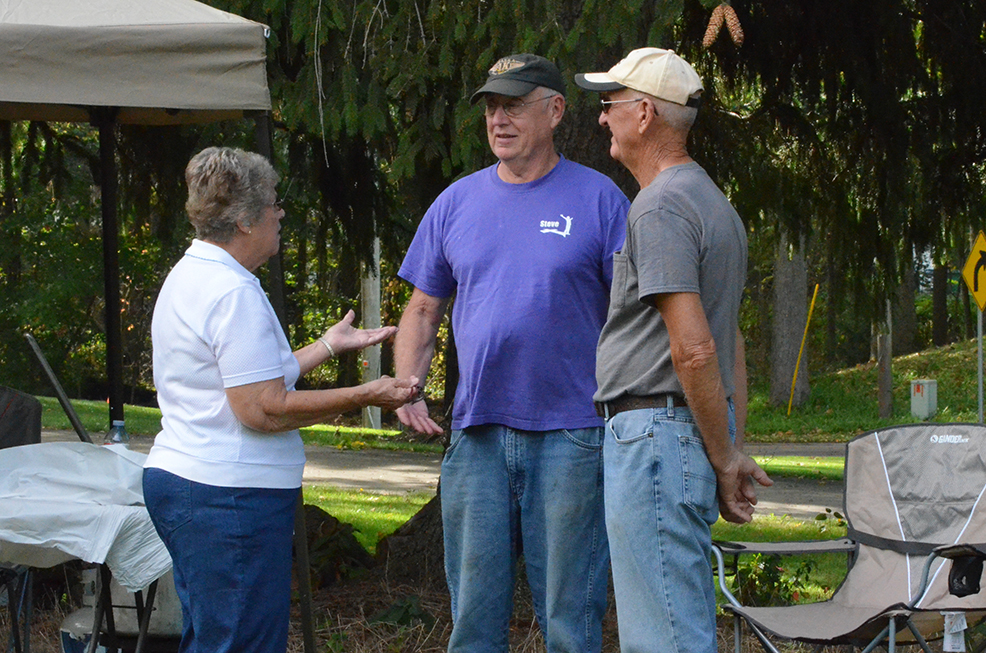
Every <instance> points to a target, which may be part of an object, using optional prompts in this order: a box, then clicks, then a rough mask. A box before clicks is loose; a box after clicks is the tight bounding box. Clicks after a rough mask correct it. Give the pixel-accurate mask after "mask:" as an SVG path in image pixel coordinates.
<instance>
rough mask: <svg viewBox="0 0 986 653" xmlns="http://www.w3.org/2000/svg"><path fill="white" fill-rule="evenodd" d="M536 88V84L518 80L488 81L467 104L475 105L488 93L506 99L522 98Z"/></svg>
mask: <svg viewBox="0 0 986 653" xmlns="http://www.w3.org/2000/svg"><path fill="white" fill-rule="evenodd" d="M537 87H538V85H537V84H532V83H531V82H523V81H521V80H519V79H490V80H487V82H486V83H485V84H483V86H482V87H481V88H480V89H479V90H478V91H476V92H475V93H473V94H472V97H471V98H469V102H470V103H471V104H475V103H476V101H477V100H479V98H481V97H483V96H484V95H486V94H488V93H495V94H497V95H506V96H508V97H523V96H525V95H527V94H528V93H530V92H531V91H533V90H534V89H536V88H537Z"/></svg>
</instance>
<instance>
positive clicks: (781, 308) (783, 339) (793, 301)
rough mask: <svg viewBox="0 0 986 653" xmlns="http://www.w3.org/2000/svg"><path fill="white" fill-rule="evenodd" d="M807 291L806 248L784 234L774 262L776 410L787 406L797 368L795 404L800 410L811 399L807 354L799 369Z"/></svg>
mask: <svg viewBox="0 0 986 653" xmlns="http://www.w3.org/2000/svg"><path fill="white" fill-rule="evenodd" d="M807 290H808V269H807V267H806V265H805V258H804V250H803V246H794V245H791V244H789V243H788V241H787V237H786V236H785V235H783V234H782V235H781V238H780V241H779V242H778V244H777V258H776V260H775V262H774V321H773V325H772V334H773V338H772V341H773V345H772V347H771V354H770V403H771V404H772V405H774V406H784V405H787V402H788V401H789V399H790V397H791V379H792V378H793V377H794V370H795V366H796V365H797V366H798V378H797V382H796V384H795V387H794V402H793V403H794V405H795V406H800V405H801V404H803V403H804V402H805V401H806V400H807V399H808V392H809V384H808V355H807V351H806V352H805V353H804V354H803V355H802V358H801V363H800V365H798V352H799V351H800V349H801V340H802V337H803V335H804V330H805V321H806V320H807V319H808V297H807ZM805 349H806V350H807V346H806V347H805Z"/></svg>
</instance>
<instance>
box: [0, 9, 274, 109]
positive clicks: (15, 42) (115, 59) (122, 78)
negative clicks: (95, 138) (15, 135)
mask: <svg viewBox="0 0 986 653" xmlns="http://www.w3.org/2000/svg"><path fill="white" fill-rule="evenodd" d="M266 34H267V27H266V26H264V25H261V24H260V23H255V22H253V21H250V20H246V19H245V18H241V17H239V16H235V15H233V14H229V13H226V12H224V11H220V10H218V9H213V8H212V7H209V6H207V5H204V4H201V3H199V2H194V1H193V0H0V62H2V64H0V119H7V120H52V121H88V120H89V119H90V108H92V107H119V108H120V112H119V114H117V116H116V120H115V121H116V122H117V123H136V124H151V125H155V124H157V125H160V124H175V123H185V122H206V121H211V120H222V119H227V118H239V117H242V115H243V112H244V111H268V110H270V94H269V92H268V89H267V77H266V69H265V62H266V52H265V49H266V44H265V37H266Z"/></svg>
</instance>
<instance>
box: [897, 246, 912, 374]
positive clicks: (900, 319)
mask: <svg viewBox="0 0 986 653" xmlns="http://www.w3.org/2000/svg"><path fill="white" fill-rule="evenodd" d="M917 285H918V284H917V274H916V273H915V271H914V262H913V260H912V261H911V263H910V264H909V265H908V266H907V268H906V269H905V270H904V278H903V279H902V280H901V284H900V286H899V287H898V288H897V294H896V295H897V296H896V297H895V302H894V308H893V320H894V332H893V350H894V351H893V355H894V356H901V355H903V354H910V353H912V352H915V351H917V335H918V312H917V305H916V304H915V303H914V297H915V295H916V294H917Z"/></svg>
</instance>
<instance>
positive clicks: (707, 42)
mask: <svg viewBox="0 0 986 653" xmlns="http://www.w3.org/2000/svg"><path fill="white" fill-rule="evenodd" d="M726 6H727V5H719V6H718V7H716V8H715V9H713V10H712V16H711V17H710V18H709V27H708V28H707V29H706V30H705V37H704V38H703V39H702V47H704V48H705V49H708V48H710V47H712V44H713V43H715V40H716V37H717V36H719V30H720V29H722V21H723V20H724V18H725V16H724V14H725V13H726V10H725V7H726ZM730 9H731V8H730ZM735 15H736V13H735V12H733V16H735Z"/></svg>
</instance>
